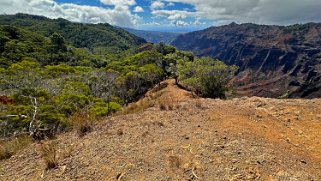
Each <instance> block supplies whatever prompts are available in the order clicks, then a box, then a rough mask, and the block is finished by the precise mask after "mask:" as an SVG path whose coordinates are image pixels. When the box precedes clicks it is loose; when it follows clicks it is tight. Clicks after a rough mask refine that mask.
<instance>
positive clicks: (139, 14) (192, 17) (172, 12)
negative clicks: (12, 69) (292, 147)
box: [0, 0, 321, 32]
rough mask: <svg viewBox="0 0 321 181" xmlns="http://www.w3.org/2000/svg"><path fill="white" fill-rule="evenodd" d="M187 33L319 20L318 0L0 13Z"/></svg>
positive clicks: (97, 5)
mask: <svg viewBox="0 0 321 181" xmlns="http://www.w3.org/2000/svg"><path fill="white" fill-rule="evenodd" d="M15 13H27V14H35V15H43V16H46V17H49V18H64V19H67V20H70V21H73V22H82V23H109V24H112V25H115V26H121V27H129V28H135V29H142V30H154V31H168V32H189V31H195V30H200V29H204V28H207V27H210V26H219V25H224V24H229V23H231V22H236V23H257V24H274V25H290V24H297V23H307V22H321V0H0V14H15Z"/></svg>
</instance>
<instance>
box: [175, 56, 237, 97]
mask: <svg viewBox="0 0 321 181" xmlns="http://www.w3.org/2000/svg"><path fill="white" fill-rule="evenodd" d="M237 69H238V67H236V66H227V65H226V64H224V62H221V61H219V60H213V59H211V58H201V59H195V60H194V61H193V62H191V61H183V60H180V61H178V66H177V72H178V76H179V77H178V79H179V80H180V81H181V82H182V83H183V84H184V86H187V87H188V89H191V90H193V91H194V92H196V93H197V94H198V95H200V96H203V97H209V98H222V99H224V98H225V92H226V91H227V90H228V87H229V85H228V83H229V81H230V79H231V78H232V77H233V75H234V72H235V71H236V70H237Z"/></svg>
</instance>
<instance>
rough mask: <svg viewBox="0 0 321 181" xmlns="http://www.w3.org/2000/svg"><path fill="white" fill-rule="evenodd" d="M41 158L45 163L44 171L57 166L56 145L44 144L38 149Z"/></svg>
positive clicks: (53, 143) (51, 143) (52, 143)
mask: <svg viewBox="0 0 321 181" xmlns="http://www.w3.org/2000/svg"><path fill="white" fill-rule="evenodd" d="M40 151H41V156H42V158H43V160H44V161H45V163H46V170H50V169H53V168H56V167H57V166H58V156H57V144H56V143H55V142H50V143H44V144H42V145H41V148H40Z"/></svg>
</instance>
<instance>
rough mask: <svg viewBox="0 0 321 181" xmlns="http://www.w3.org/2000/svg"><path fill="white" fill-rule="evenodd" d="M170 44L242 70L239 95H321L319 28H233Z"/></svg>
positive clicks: (182, 37)
mask: <svg viewBox="0 0 321 181" xmlns="http://www.w3.org/2000/svg"><path fill="white" fill-rule="evenodd" d="M172 45H174V46H176V47H178V48H179V49H182V50H188V51H192V52H193V53H195V54H196V55H197V56H211V57H214V58H218V59H221V60H223V61H224V62H225V63H227V64H236V65H238V66H239V67H240V69H239V72H238V74H237V77H236V78H235V80H234V84H236V85H238V86H239V93H241V94H244V95H250V96H251V95H256V96H265V97H278V96H281V95H287V96H289V97H304V98H313V97H321V24H317V23H309V24H303V25H293V26H266V25H256V24H240V25H239V24H235V23H232V24H230V25H226V26H221V27H211V28H208V29H205V30H202V31H196V32H191V33H187V34H184V35H180V36H179V37H178V38H177V39H176V40H175V41H173V42H172Z"/></svg>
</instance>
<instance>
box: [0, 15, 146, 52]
mask: <svg viewBox="0 0 321 181" xmlns="http://www.w3.org/2000/svg"><path fill="white" fill-rule="evenodd" d="M0 25H9V26H15V27H19V28H24V29H26V30H29V31H33V32H35V33H39V34H41V35H43V36H45V37H49V36H50V35H52V34H53V33H55V32H56V33H59V34H61V35H62V36H63V37H64V38H65V39H66V40H67V41H69V42H71V43H72V44H73V45H74V46H75V47H76V48H88V49H90V50H93V49H95V48H100V47H104V48H107V49H108V51H110V52H113V53H114V52H115V51H116V52H118V51H123V50H127V49H130V48H132V47H134V46H138V45H141V44H144V43H146V40H144V39H143V38H140V37H137V36H135V35H133V34H130V33H129V32H127V31H125V30H123V29H120V28H115V27H114V26H112V25H110V24H108V23H99V24H85V23H75V22H71V21H68V20H65V19H63V18H58V19H50V18H47V17H44V16H38V15H29V14H22V13H18V14H15V15H0Z"/></svg>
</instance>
